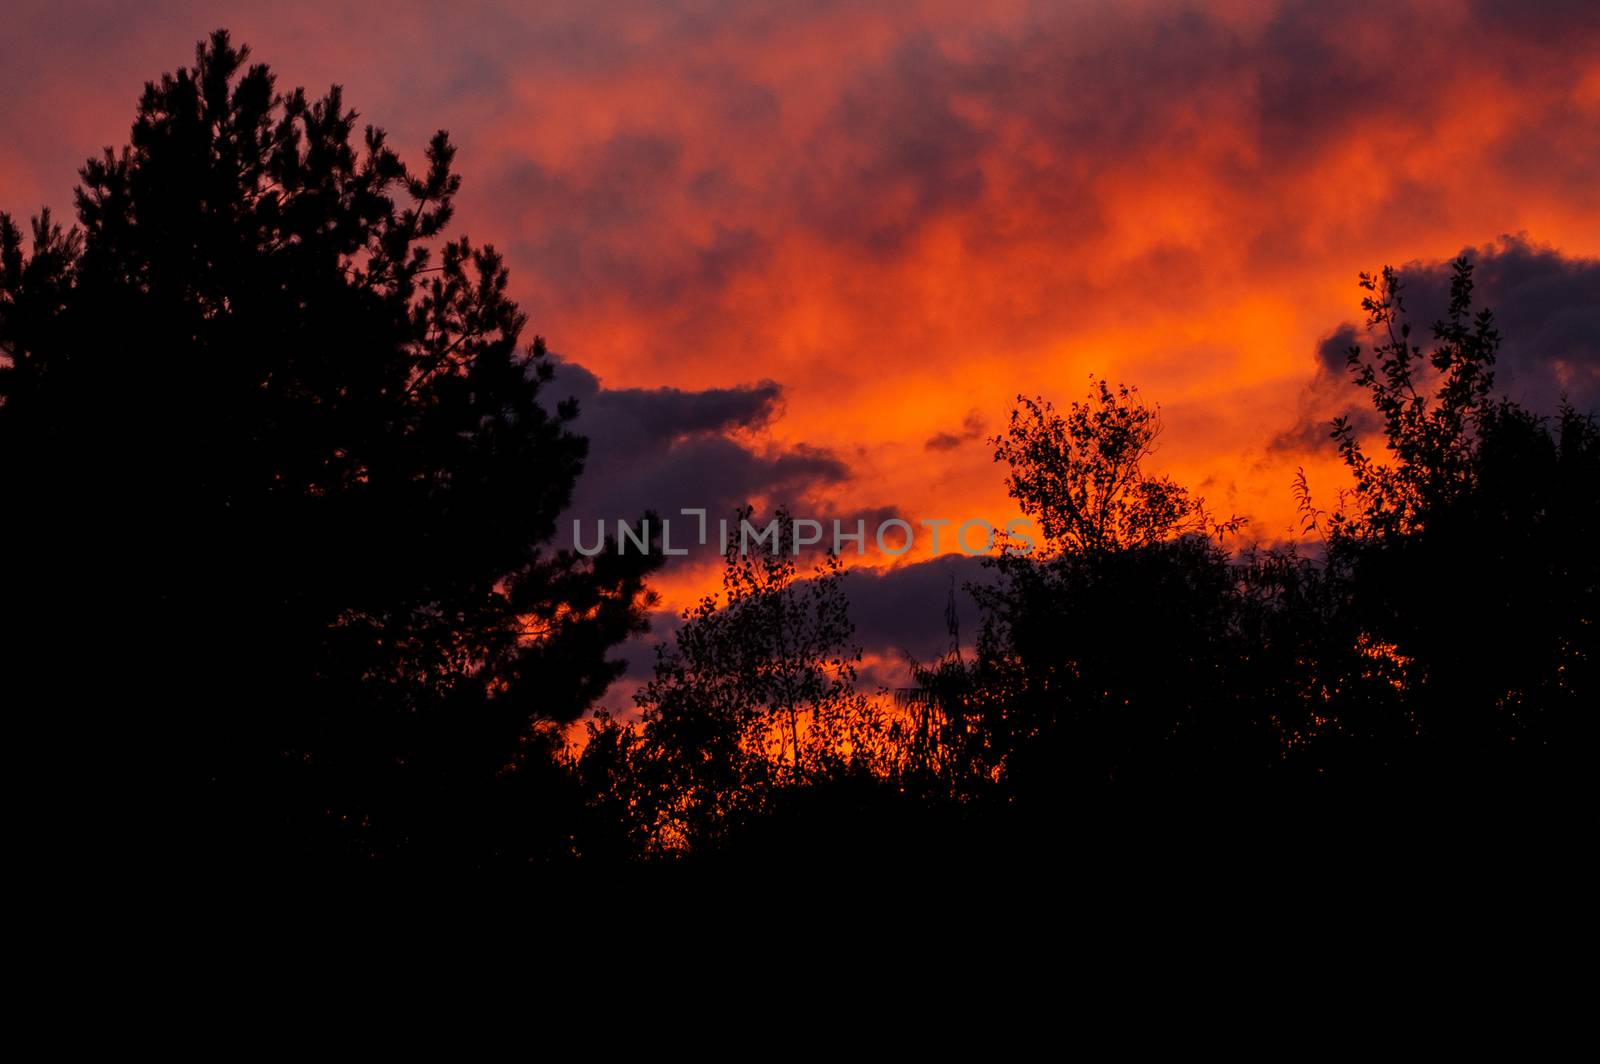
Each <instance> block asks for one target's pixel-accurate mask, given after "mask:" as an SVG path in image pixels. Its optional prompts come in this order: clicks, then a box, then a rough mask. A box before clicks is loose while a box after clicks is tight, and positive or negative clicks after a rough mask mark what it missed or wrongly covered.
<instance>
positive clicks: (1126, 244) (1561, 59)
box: [0, 0, 1600, 614]
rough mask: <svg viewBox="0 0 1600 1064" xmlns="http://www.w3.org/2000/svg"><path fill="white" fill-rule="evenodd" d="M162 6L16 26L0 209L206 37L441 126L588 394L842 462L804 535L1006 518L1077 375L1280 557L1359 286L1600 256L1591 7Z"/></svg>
mask: <svg viewBox="0 0 1600 1064" xmlns="http://www.w3.org/2000/svg"><path fill="white" fill-rule="evenodd" d="M149 6H150V8H151V10H144V9H143V8H142V7H136V6H134V5H120V4H118V5H114V4H74V3H59V2H57V3H45V4H35V3H32V2H22V3H17V2H15V0H11V2H8V3H7V4H6V5H5V8H4V12H3V13H0V89H3V93H4V99H5V106H4V109H3V111H0V207H3V208H4V209H6V210H9V211H12V212H13V213H18V214H26V213H31V212H32V211H33V210H36V209H37V208H38V207H39V206H41V205H45V204H51V205H54V206H55V207H56V208H57V209H61V210H64V209H66V208H67V207H68V206H70V189H71V186H72V184H73V182H74V171H75V169H76V167H77V166H78V165H79V164H80V163H81V161H82V159H83V158H84V157H85V156H86V155H88V154H90V153H92V152H94V151H96V150H98V149H99V148H100V147H102V146H104V145H108V144H121V143H123V142H124V141H125V139H126V133H127V128H128V125H129V123H130V121H131V119H132V115H133V109H134V105H135V102H136V99H137V95H138V92H139V88H140V85H141V84H142V82H143V81H144V80H145V79H147V78H152V77H155V76H157V75H159V74H160V73H161V72H162V71H164V70H171V69H173V68H174V67H176V66H178V65H181V64H185V63H188V62H190V61H191V58H192V54H193V49H194V45H195V42H196V41H197V40H198V39H199V38H200V37H202V36H203V35H204V34H206V33H207V32H208V31H209V30H211V29H212V28H214V27H216V26H228V27H230V28H231V29H232V30H233V34H234V38H235V39H236V40H240V41H244V42H246V43H248V44H249V45H250V46H251V47H252V49H253V52H254V55H255V58H257V59H258V60H262V61H265V62H268V63H270V64H271V65H272V66H273V67H274V68H275V69H276V70H277V71H278V73H279V78H280V85H281V86H283V87H285V88H287V87H289V86H292V85H298V84H304V85H306V86H307V87H308V89H312V90H317V91H320V90H321V89H322V88H324V87H325V86H326V85H327V84H329V83H330V82H339V83H341V84H343V85H344V86H345V91H346V101H347V102H348V103H349V104H350V105H351V106H353V107H355V108H357V109H358V110H359V111H361V112H362V115H363V117H364V118H365V119H366V120H369V121H372V122H375V123H377V124H379V125H383V126H385V127H386V128H388V129H389V130H390V132H391V135H392V138H393V141H394V143H395V144H396V145H397V146H398V147H400V148H401V149H402V151H404V152H406V153H407V154H408V155H410V156H411V157H413V158H416V159H419V160H420V155H421V152H420V149H421V145H422V144H423V143H424V142H425V140H426V137H427V135H428V134H429V133H430V132H431V131H432V130H433V129H435V128H440V127H443V128H447V129H448V130H449V131H450V133H451V135H452V137H453V139H454V140H455V142H456V143H457V145H458V146H459V149H460V150H459V154H458V156H457V163H458V169H459V171H460V172H461V173H462V175H463V177H464V181H465V187H464V190H463V193H462V197H461V200H460V212H459V215H458V220H459V224H460V226H461V227H462V228H463V229H465V231H467V232H468V233H470V234H471V235H472V236H473V237H474V238H475V239H477V240H480V241H489V242H492V243H495V244H496V245H497V246H499V247H500V248H501V249H502V250H504V251H506V252H507V253H508V255H509V259H510V262H511V266H512V283H513V288H514V292H515V294H516V295H517V298H518V299H519V300H520V301H521V302H522V303H523V305H524V307H525V309H527V310H528V311H529V312H530V314H531V316H532V320H533V324H534V328H536V329H537V331H539V332H540V333H541V334H543V335H544V336H546V337H547V338H548V339H549V342H550V345H551V347H552V348H553V349H554V350H556V351H558V352H560V353H561V354H562V355H563V356H564V357H565V358H567V359H570V360H572V361H575V362H578V363H581V364H582V365H583V366H584V367H586V368H587V369H588V370H589V371H590V372H592V373H593V374H595V375H597V376H598V377H599V378H600V379H601V381H602V383H603V385H604V386H605V387H607V388H612V389H621V388H648V389H654V388H658V387H662V386H670V387H675V388H679V389H684V390H696V389H706V388H713V387H723V388H726V387H730V386H733V385H736V384H741V383H754V382H757V381H761V380H764V379H770V380H772V381H776V382H778V384H780V385H781V388H782V391H781V400H780V401H779V402H778V403H777V404H776V405H775V406H774V408H773V412H774V415H775V416H770V417H764V418H761V419H758V420H756V421H752V422H751V423H750V424H748V425H747V426H746V428H745V429H743V430H741V431H740V432H738V433H736V434H735V436H736V437H737V441H738V444H739V446H740V447H742V448H744V449H745V450H746V451H748V452H749V453H750V454H754V455H758V456H765V457H767V458H772V457H774V456H782V455H788V454H797V453H798V454H801V455H813V456H814V455H817V454H827V455H830V456H832V457H833V458H834V459H837V461H838V462H839V463H842V467H843V469H844V470H845V472H844V473H842V474H836V475H831V476H827V477H817V478H813V479H811V480H809V481H804V482H803V483H799V486H797V487H795V489H794V490H795V491H796V492H797V493H799V494H801V495H803V496H804V498H805V500H806V501H807V502H809V503H810V504H811V505H817V506H820V505H824V504H825V505H828V506H831V507H835V508H839V509H844V510H854V509H871V508H881V507H891V508H894V509H896V510H898V511H899V512H901V513H903V514H905V515H907V516H911V517H915V518H921V517H952V518H965V517H979V516H981V517H989V518H990V519H992V520H995V521H996V523H1001V522H1003V521H1004V520H1005V519H1006V518H1008V517H1009V516H1011V514H1012V508H1011V506H1010V505H1009V503H1008V500H1007V499H1006V498H1005V493H1004V489H1003V486H1002V483H1001V479H1002V473H1001V471H1000V470H998V469H997V468H996V467H995V466H994V465H993V463H992V461H991V459H990V453H989V449H988V448H986V447H985V446H984V445H983V443H982V440H981V438H979V437H981V435H982V434H983V433H984V432H985V431H993V430H994V429H995V428H997V427H998V426H999V425H1000V424H1001V423H1002V421H1003V419H1004V418H1005V416H1006V412H1007V410H1008V407H1009V401H1010V398H1011V397H1012V396H1013V395H1014V394H1015V393H1017V392H1019V391H1023V392H1028V393H1030V394H1033V393H1039V394H1044V395H1046V396H1049V397H1052V398H1054V399H1056V400H1057V401H1058V402H1059V403H1065V402H1066V401H1068V400H1071V399H1074V398H1079V397H1081V396H1082V395H1083V393H1084V391H1085V388H1086V385H1087V380H1088V377H1089V375H1090V374H1103V375H1106V376H1109V377H1111V378H1112V379H1114V380H1122V381H1126V382H1128V383H1133V384H1137V385H1138V386H1140V388H1141V389H1142V391H1143V393H1144V394H1145V395H1146V396H1147V397H1148V398H1150V399H1152V400H1155V401H1157V402H1159V403H1160V404H1161V406H1162V408H1163V412H1164V421H1165V423H1166V426H1167V431H1166V435H1165V437H1164V439H1165V444H1164V447H1163V450H1162V451H1161V454H1160V459H1161V461H1162V463H1163V464H1164V465H1165V466H1166V467H1167V471H1169V472H1171V473H1173V474H1174V475H1175V476H1177V477H1178V479H1179V480H1180V481H1183V482H1185V483H1188V484H1190V485H1191V486H1193V487H1195V488H1197V489H1198V490H1200V491H1201V492H1202V494H1204V495H1206V496H1207V498H1208V499H1209V500H1210V501H1211V502H1212V504H1213V506H1214V507H1215V508H1216V509H1220V510H1224V511H1231V512H1237V513H1240V514H1244V515H1247V516H1249V517H1251V518H1252V521H1253V525H1252V529H1253V532H1254V535H1256V536H1258V537H1260V538H1263V539H1276V538H1280V537H1281V536H1283V535H1284V534H1285V533H1286V531H1287V529H1288V526H1289V525H1290V523H1291V520H1292V516H1293V515H1292V499H1291V496H1290V490H1289V488H1290V478H1291V477H1292V475H1293V472H1294V469H1295V468H1296V467H1297V466H1300V465H1304V466H1306V467H1307V468H1308V469H1309V470H1310V471H1311V472H1312V474H1313V482H1314V484H1315V483H1317V482H1318V481H1319V480H1320V481H1321V482H1322V483H1325V484H1328V485H1330V487H1329V490H1330V491H1331V485H1332V484H1333V483H1334V476H1335V471H1334V470H1333V468H1332V464H1331V454H1330V453H1329V452H1328V451H1326V450H1318V449H1315V448H1311V449H1307V448H1305V447H1298V448H1297V447H1293V446H1287V445H1285V444H1284V443H1283V442H1282V441H1283V439H1284V438H1285V434H1286V433H1291V432H1292V430H1294V429H1295V428H1296V427H1297V425H1301V424H1302V423H1303V422H1305V421H1306V419H1308V418H1313V419H1314V418H1319V417H1321V416H1324V415H1325V414H1326V413H1327V412H1328V410H1327V409H1326V408H1327V407H1328V406H1329V404H1330V403H1334V402H1336V401H1337V400H1336V399H1330V397H1329V392H1328V389H1327V388H1326V387H1318V379H1319V378H1318V372H1319V361H1318V354H1317V352H1318V347H1319V344H1320V343H1321V342H1322V341H1323V340H1324V339H1325V338H1327V337H1328V336H1329V335H1330V334H1331V333H1332V332H1333V331H1334V330H1335V329H1336V328H1337V327H1338V326H1339V325H1340V324H1341V323H1342V322H1346V321H1349V320H1352V319H1353V318H1355V317H1356V316H1357V298H1358V292H1357V290H1356V288H1355V286H1354V281H1355V275H1356V272H1357V271H1358V270H1363V269H1365V270H1372V269H1375V268H1377V267H1379V266H1381V265H1383V264H1384V263H1394V264H1397V265H1398V264H1401V263H1405V262H1411V261H1418V260H1420V261H1424V262H1436V261H1438V260H1441V259H1446V258H1449V257H1451V256H1453V255H1454V254H1456V253H1457V252H1459V251H1460V250H1461V249H1462V248H1464V247H1468V246H1472V247H1480V246H1487V245H1492V244H1498V245H1499V246H1500V247H1502V248H1504V247H1506V246H1514V247H1519V248H1523V249H1524V250H1527V248H1528V247H1529V246H1531V247H1532V248H1533V249H1535V250H1537V249H1538V248H1541V247H1542V248H1545V249H1548V250H1549V251H1551V252H1554V253H1555V254H1556V255H1558V256H1559V258H1560V261H1563V262H1565V261H1568V260H1583V259H1589V258H1593V257H1595V256H1600V196H1597V192H1596V190H1597V189H1600V165H1597V160H1600V12H1597V11H1596V9H1595V8H1594V7H1593V5H1592V4H1589V3H1581V2H1580V3H1565V4H1564V3H1547V4H1538V3H1524V4H1518V5H1513V4H1492V5H1489V4H1485V5H1472V4H1466V3H1438V4H1420V5H1415V6H1409V5H1405V4H1388V3H1386V4H1379V5H1371V6H1363V5H1352V6H1347V5H1332V4H1321V3H1301V4H1273V3H1236V4H1230V3H1216V2H1213V3H1206V4H1197V5H1184V4H1177V3H1136V2H1122V3H1117V4H1087V3H1057V4H1022V3H990V4H984V5H974V4H971V3H970V2H961V3H922V4H913V3H906V4H885V5H859V4H847V3H838V4H831V3H818V4H804V3H793V2H790V3H770V4H758V3H739V4H735V3H668V4H662V3H637V4H631V3H605V2H597V0H585V2H581V3H551V4H522V5H476V4H470V3H467V4H452V5H411V6H408V5H394V4H370V5H355V4H336V3H327V2H319V3H304V4H302V3H284V4H275V5H265V4H251V5H224V4H199V3H190V4H184V3H169V4H161V5H149ZM156 8H159V10H155V9H156ZM979 8H981V10H982V13H981V14H977V13H975V12H976V10H977V9H979ZM524 9H526V10H524ZM1336 9H1337V10H1336ZM1517 234H1521V240H1522V241H1524V242H1525V243H1516V244H1512V245H1507V244H1505V242H1504V240H1503V238H1505V237H1507V236H1515V235H1517ZM1569 368H1570V367H1569ZM1588 371H1589V372H1592V364H1590V368H1589V370H1588ZM1563 372H1565V371H1563ZM940 434H947V435H949V436H953V437H956V442H955V443H954V444H953V445H952V446H948V447H945V448H942V449H939V448H930V447H929V445H928V441H930V440H931V439H933V438H935V437H937V436H939V435H940ZM1275 441H1277V442H1276V443H1275ZM947 442H948V441H947ZM797 449H798V450H797ZM791 501H793V500H791ZM614 516H623V517H628V516H633V515H632V514H617V515H614ZM699 580H700V577H699V576H697V575H693V574H687V573H685V574H683V575H681V576H679V577H671V578H669V579H668V580H667V581H666V586H667V590H668V592H669V599H672V600H674V601H680V600H681V599H682V598H683V597H684V595H685V594H687V590H688V589H689V588H691V587H694V586H698V581H699ZM929 609H930V612H931V613H934V614H936V613H937V612H938V605H937V603H935V604H931V605H930V607H929Z"/></svg>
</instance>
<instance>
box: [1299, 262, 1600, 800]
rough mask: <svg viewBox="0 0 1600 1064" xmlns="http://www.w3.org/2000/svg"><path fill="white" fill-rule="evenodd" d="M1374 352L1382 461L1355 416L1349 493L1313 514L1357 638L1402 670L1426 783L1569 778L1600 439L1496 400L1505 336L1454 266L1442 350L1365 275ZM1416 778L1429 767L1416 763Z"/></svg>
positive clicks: (1345, 450)
mask: <svg viewBox="0 0 1600 1064" xmlns="http://www.w3.org/2000/svg"><path fill="white" fill-rule="evenodd" d="M1361 285H1362V288H1363V290H1365V291H1366V292H1367V293H1368V295H1367V296H1366V297H1365V298H1364V299H1363V302H1362V306H1363V309H1365V310H1366V312H1367V324H1368V326H1369V328H1370V329H1372V330H1374V331H1376V332H1378V334H1379V336H1380V337H1381V342H1380V343H1379V344H1378V345H1377V346H1376V347H1375V348H1374V350H1373V351H1372V353H1371V355H1370V356H1367V355H1364V354H1363V352H1362V350H1361V348H1359V347H1356V348H1352V349H1351V351H1350V352H1349V364H1350V368H1351V372H1352V378H1353V380H1354V382H1355V383H1356V384H1357V385H1358V386H1359V387H1362V388H1363V389H1365V390H1366V391H1367V393H1368V395H1369V397H1370V399H1371V402H1372V405H1373V408H1374V409H1375V410H1376V411H1377V413H1378V414H1379V415H1380V416H1381V418H1382V421H1383V433H1384V445H1385V449H1386V451H1387V457H1388V460H1387V461H1381V462H1380V461H1379V460H1378V459H1376V458H1374V457H1373V456H1371V455H1370V454H1369V453H1368V452H1367V450H1366V449H1365V448H1364V446H1363V445H1362V442H1361V441H1360V440H1359V439H1358V438H1357V437H1356V434H1355V431H1354V429H1353V427H1352V425H1351V424H1350V422H1349V421H1348V420H1345V419H1340V420H1338V421H1336V422H1335V424H1334V433H1333V435H1334V438H1335V439H1336V440H1337V441H1338V444H1339V450H1340V454H1341V455H1342V456H1343V458H1344V461H1345V464H1346V466H1347V467H1348V468H1349V470H1350V472H1351V474H1352V476H1353V479H1354V489H1353V491H1352V492H1350V493H1348V494H1347V495H1346V496H1344V497H1341V499H1340V505H1339V506H1338V507H1337V508H1336V509H1335V511H1334V512H1332V513H1331V514H1326V515H1322V514H1318V513H1316V512H1315V511H1314V510H1313V509H1312V508H1311V506H1310V502H1309V499H1306V500H1305V501H1304V502H1303V505H1304V506H1305V507H1306V508H1307V509H1308V511H1310V512H1312V514H1313V516H1314V517H1315V518H1316V519H1317V520H1318V521H1319V523H1320V524H1321V525H1322V526H1325V528H1326V531H1327V535H1328V548H1329V563H1330V566H1333V567H1335V568H1336V569H1339V570H1341V571H1342V572H1343V573H1344V574H1346V575H1345V578H1346V579H1347V580H1348V582H1349V598H1350V602H1351V609H1352V610H1353V616H1354V617H1355V618H1356V628H1357V629H1358V638H1359V639H1360V640H1362V641H1363V642H1364V643H1365V644H1366V645H1367V646H1369V647H1371V648H1375V650H1376V652H1378V653H1380V654H1381V656H1383V657H1384V658H1386V659H1387V661H1388V663H1389V665H1390V666H1391V667H1393V666H1396V665H1399V664H1402V663H1403V664H1404V666H1405V677H1404V684H1405V686H1406V699H1405V701H1406V711H1407V714H1408V716H1409V718H1410V719H1411V720H1412V721H1413V722H1414V725H1415V727H1414V731H1415V732H1416V734H1417V736H1418V738H1419V741H1420V742H1419V745H1420V746H1421V747H1422V749H1423V750H1424V751H1425V752H1426V753H1425V756H1426V758H1427V765H1426V772H1427V773H1429V774H1439V773H1445V774H1449V775H1467V776H1472V777H1476V778H1478V779H1479V780H1485V779H1511V778H1518V779H1522V780H1528V779H1534V778H1540V777H1546V778H1548V777H1550V776H1551V775H1565V772H1566V767H1565V766H1563V768H1562V769H1561V770H1560V771H1557V770H1556V769H1555V768H1554V767H1553V766H1554V765H1555V763H1556V759H1565V758H1571V757H1575V756H1577V752H1578V751H1579V750H1580V749H1581V745H1580V744H1579V742H1578V740H1577V730H1578V727H1579V723H1580V721H1581V719H1582V715H1583V711H1582V710H1581V709H1580V707H1582V706H1584V705H1586V704H1587V700H1588V699H1590V698H1592V693H1593V691H1594V674H1595V660H1596V655H1597V652H1600V644H1597V637H1596V633H1595V626H1594V617H1595V614H1596V596H1597V588H1600V566H1597V559H1596V555H1595V552H1594V549H1593V546H1592V544H1593V543H1594V542H1595V534H1596V532H1597V531H1600V493H1597V491H1596V485H1597V484H1600V430H1597V428H1596V425H1595V423H1594V420H1593V417H1592V416H1591V415H1586V414H1580V413H1579V412H1577V411H1575V410H1573V409H1571V408H1564V409H1563V410H1562V411H1561V412H1560V413H1559V415H1558V416H1557V417H1556V418H1555V419H1554V421H1553V423H1552V421H1551V420H1549V419H1546V418H1543V417H1540V416H1538V415H1536V414H1534V413H1533V412H1530V411H1528V410H1525V409H1523V408H1521V407H1519V406H1517V405H1516V404H1514V403H1511V402H1509V401H1507V400H1504V399H1497V398H1496V397H1495V395H1494V390H1493V389H1494V363H1495V358H1496V354H1497V352H1498V349H1499V343H1500V336H1499V332H1498V330H1497V329H1496V328H1495V324H1494V316H1493V314H1492V313H1491V312H1490V311H1489V310H1487V309H1483V310H1479V311H1477V312H1474V310H1473V280H1472V264H1471V263H1470V262H1469V261H1468V260H1467V259H1466V258H1464V257H1463V258H1461V259H1458V260H1457V261H1456V262H1455V264H1454V267H1453V271H1452V278H1451V285H1450V301H1449V307H1448V310H1447V312H1446V315H1445V317H1444V318H1443V319H1441V320H1439V321H1437V322H1435V323H1434V324H1433V327H1432V334H1433V339H1434V347H1433V349H1432V350H1431V351H1430V352H1428V353H1427V354H1426V355H1424V353H1423V351H1422V349H1421V347H1420V346H1418V345H1417V344H1415V343H1414V342H1413V341H1412V335H1413V330H1412V328H1411V325H1410V323H1409V322H1408V321H1407V319H1406V313H1405V305H1404V299H1403V291H1402V287H1401V282H1400V280H1399V277H1398V275H1397V274H1396V272H1395V271H1394V270H1393V269H1390V268H1385V269H1384V270H1383V271H1382V272H1381V273H1380V274H1377V275H1366V274H1363V275H1362V277H1361ZM1416 771H1423V770H1422V769H1417V770H1416Z"/></svg>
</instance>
